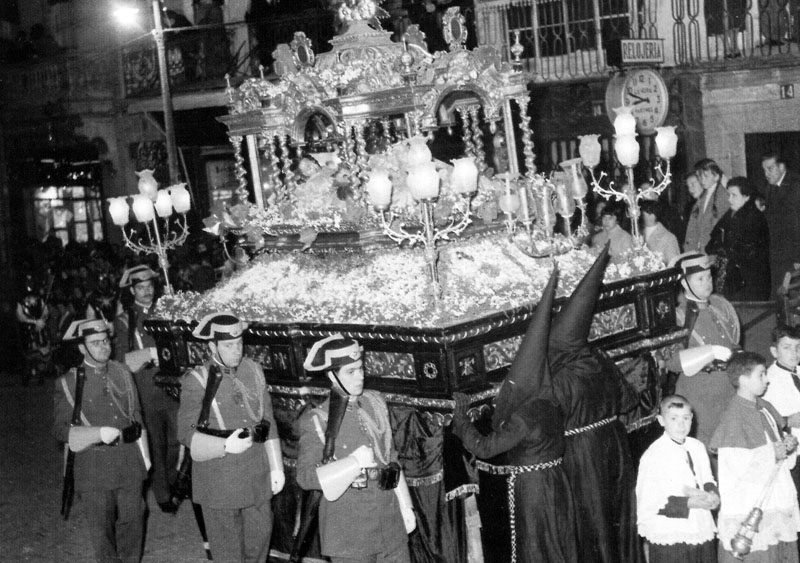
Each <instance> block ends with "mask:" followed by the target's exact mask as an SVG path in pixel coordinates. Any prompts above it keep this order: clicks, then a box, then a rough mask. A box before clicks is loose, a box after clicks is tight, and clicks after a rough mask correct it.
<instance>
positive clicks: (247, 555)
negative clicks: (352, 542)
mask: <svg viewBox="0 0 800 563" xmlns="http://www.w3.org/2000/svg"><path fill="white" fill-rule="evenodd" d="M246 328H247V325H246V323H243V322H241V321H240V320H239V319H238V318H236V317H235V316H233V315H232V314H231V313H227V312H221V313H212V314H210V315H208V316H206V317H205V318H203V319H202V320H201V321H200V324H199V325H198V326H197V328H195V330H194V331H193V332H192V334H193V335H194V336H195V337H196V338H199V339H201V340H207V341H208V347H209V351H210V353H211V359H210V360H209V361H207V362H206V363H204V364H202V365H200V366H197V367H196V368H194V369H193V370H192V371H190V372H189V373H188V374H186V375H185V376H184V378H183V380H182V384H181V404H180V410H179V412H178V430H179V438H180V441H181V443H182V444H184V445H185V446H186V447H188V448H190V451H191V456H192V461H193V464H192V500H193V501H194V502H195V503H197V504H200V505H202V507H203V515H204V517H205V522H206V528H207V530H208V539H209V543H210V545H211V552H212V553H213V554H214V560H215V561H225V562H231V561H235V562H253V563H263V562H264V561H266V559H267V555H268V553H269V543H270V539H271V537H272V507H271V504H270V501H271V500H272V496H273V495H276V494H278V493H279V492H280V491H281V489H283V485H284V482H285V475H284V472H283V456H282V454H281V445H280V440H279V438H278V428H277V426H276V425H275V418H274V416H273V414H272V401H271V398H270V395H269V392H268V391H267V386H266V381H265V379H264V373H263V372H262V371H261V367H260V366H259V365H258V364H256V363H255V362H254V361H253V360H251V359H250V358H245V357H244V356H243V351H244V348H243V344H242V334H243V333H244V330H245V329H246Z"/></svg>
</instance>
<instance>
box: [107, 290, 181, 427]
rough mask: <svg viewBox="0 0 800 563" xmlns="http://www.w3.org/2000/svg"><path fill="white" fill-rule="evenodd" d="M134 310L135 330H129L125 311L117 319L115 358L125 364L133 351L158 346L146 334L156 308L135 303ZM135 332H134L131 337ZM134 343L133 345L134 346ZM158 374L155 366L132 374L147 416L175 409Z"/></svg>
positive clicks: (148, 365)
mask: <svg viewBox="0 0 800 563" xmlns="http://www.w3.org/2000/svg"><path fill="white" fill-rule="evenodd" d="M131 308H132V309H134V310H135V312H136V326H135V327H131V326H130V319H129V318H128V312H127V311H123V312H122V313H120V314H119V315H117V317H116V318H115V319H114V334H115V335H116V336H115V338H114V358H115V359H116V360H117V361H118V362H125V354H127V353H128V352H132V351H134V350H142V349H144V348H151V347H154V346H155V345H156V341H155V340H154V339H153V337H152V335H150V333H148V332H147V331H145V330H144V321H146V320H147V319H148V318H149V317H150V313H151V312H152V309H153V306H152V305H151V306H150V307H142V306H141V305H139V304H137V303H133V304H132V305H131ZM132 331H135V332H134V333H133V334H131V332H132ZM131 343H132V345H131ZM156 373H158V367H156V366H155V364H146V365H145V366H143V367H142V368H140V369H139V370H138V371H137V372H136V373H134V374H133V377H134V380H135V381H136V387H137V389H138V390H139V398H140V399H141V401H142V403H144V409H145V413H147V412H149V409H154V408H159V407H163V408H173V409H174V408H175V407H174V403H175V401H174V400H173V399H172V398H170V397H169V395H167V394H166V392H165V391H164V390H163V389H161V388H160V387H158V386H156V384H155V379H154V376H155V374H156Z"/></svg>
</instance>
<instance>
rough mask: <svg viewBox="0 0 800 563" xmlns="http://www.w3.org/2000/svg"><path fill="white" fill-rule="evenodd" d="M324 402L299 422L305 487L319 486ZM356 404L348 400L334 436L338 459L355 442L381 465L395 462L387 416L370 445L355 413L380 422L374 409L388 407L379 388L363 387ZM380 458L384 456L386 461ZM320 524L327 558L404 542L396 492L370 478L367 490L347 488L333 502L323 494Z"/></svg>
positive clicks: (388, 548) (300, 480) (299, 469)
mask: <svg viewBox="0 0 800 563" xmlns="http://www.w3.org/2000/svg"><path fill="white" fill-rule="evenodd" d="M328 404H329V402H328V401H326V402H325V403H323V404H322V405H321V406H320V407H318V408H316V409H311V410H309V411H306V412H305V413H304V414H303V415H302V416H301V417H300V420H299V421H298V424H299V432H300V444H299V453H298V459H297V483H298V484H299V485H300V487H302V488H303V489H306V490H311V489H320V484H319V479H318V478H317V471H316V469H317V465H318V464H319V463H320V462H321V460H322V450H323V446H324V433H325V428H326V426H327V418H328ZM357 405H358V406H356V404H355V403H351V404H349V405H348V407H347V412H346V413H345V415H344V419H343V420H342V426H341V428H340V430H339V435H338V436H337V438H336V449H335V456H336V458H337V459H343V458H345V457H347V456H348V455H350V454H351V453H352V452H353V451H355V450H356V449H357V448H358V447H359V446H362V445H366V446H370V447H372V449H373V452H375V454H376V455H375V458H376V461H377V462H378V465H379V466H381V465H384V464H385V463H389V462H391V461H396V460H397V452H396V451H395V449H394V444H393V443H392V431H391V428H390V427H388V418H387V427H386V428H384V429H382V430H383V431H382V432H381V435H380V442H381V443H380V444H373V443H371V440H370V436H369V435H368V433H367V432H365V430H364V428H363V425H362V419H361V418H360V413H359V411H362V410H363V411H364V412H366V413H367V414H368V416H370V417H371V418H372V419H373V420H378V419H379V418H380V417H376V414H375V410H376V408H377V409H382V410H385V409H386V403H385V402H384V400H383V398H382V397H381V396H380V394H378V393H377V392H374V391H365V392H364V394H363V395H362V396H361V397H359V398H358V403H357ZM320 431H321V434H320ZM387 446H388V448H387ZM380 457H384V463H381V460H380V459H379V458H380ZM319 522H320V526H319V528H320V540H321V545H322V553H323V554H324V555H328V556H339V557H350V558H354V559H355V558H361V557H365V556H368V555H373V554H376V553H381V552H391V551H394V550H396V549H397V548H399V547H400V546H401V545H402V544H404V543H405V542H407V541H408V538H407V536H406V531H405V526H404V525H403V517H402V515H401V513H400V505H399V504H398V502H397V496H396V495H395V492H394V491H393V490H390V491H382V490H380V489H379V488H378V487H377V484H376V483H375V482H374V481H370V482H369V483H368V486H367V488H365V489H355V488H352V487H351V488H349V489H347V490H346V491H345V493H344V494H343V495H342V496H341V497H339V498H338V499H337V500H335V501H333V502H329V501H327V500H325V499H324V498H323V499H322V501H321V503H320V507H319Z"/></svg>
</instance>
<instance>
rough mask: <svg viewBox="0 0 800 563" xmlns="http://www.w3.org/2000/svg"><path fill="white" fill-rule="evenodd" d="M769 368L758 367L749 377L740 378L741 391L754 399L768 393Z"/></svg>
mask: <svg viewBox="0 0 800 563" xmlns="http://www.w3.org/2000/svg"><path fill="white" fill-rule="evenodd" d="M767 385H769V381H768V380H767V367H766V366H765V365H763V364H761V365H757V366H756V367H754V368H753V371H752V372H750V374H749V375H741V376H739V390H740V391H743V392H744V393H745V394H747V395H752V396H753V397H761V396H762V395H763V394H764V393H766V391H767Z"/></svg>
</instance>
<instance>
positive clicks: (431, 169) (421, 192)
mask: <svg viewBox="0 0 800 563" xmlns="http://www.w3.org/2000/svg"><path fill="white" fill-rule="evenodd" d="M406 185H407V186H408V189H409V190H410V191H411V196H412V197H413V198H414V199H416V200H417V201H421V200H430V199H436V198H437V197H439V173H438V172H437V171H436V166H435V165H434V164H433V163H432V162H428V163H425V164H420V165H419V166H415V167H414V168H411V169H410V170H409V171H408V178H406Z"/></svg>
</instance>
